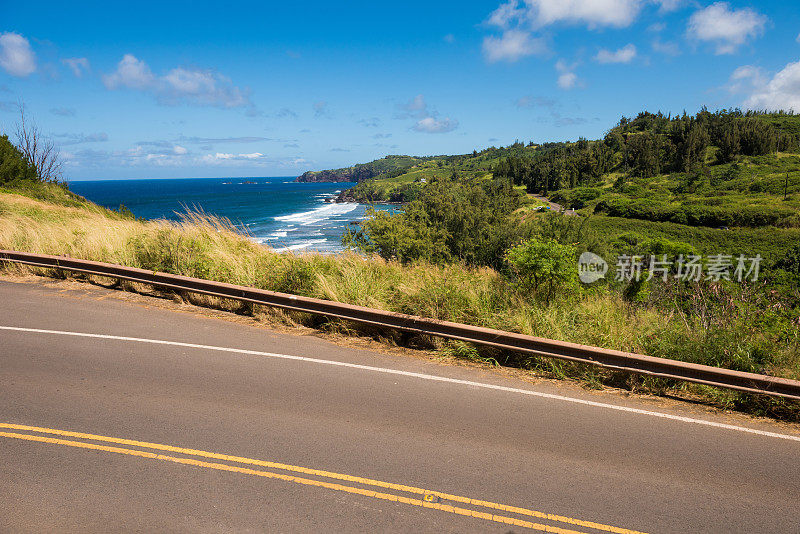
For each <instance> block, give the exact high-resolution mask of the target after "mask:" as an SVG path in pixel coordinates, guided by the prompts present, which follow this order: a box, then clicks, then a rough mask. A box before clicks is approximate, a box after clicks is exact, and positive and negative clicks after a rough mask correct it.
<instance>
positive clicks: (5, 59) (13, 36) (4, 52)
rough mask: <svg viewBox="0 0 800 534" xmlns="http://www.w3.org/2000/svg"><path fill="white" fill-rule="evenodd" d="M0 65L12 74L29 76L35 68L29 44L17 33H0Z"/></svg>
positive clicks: (34, 58) (34, 60)
mask: <svg viewBox="0 0 800 534" xmlns="http://www.w3.org/2000/svg"><path fill="white" fill-rule="evenodd" d="M0 67H2V68H3V69H4V70H5V71H6V72H8V73H9V74H10V75H12V76H19V77H25V76H29V75H30V74H32V73H33V72H34V71H35V70H36V55H35V54H34V53H33V50H32V49H31V44H30V43H29V42H28V40H27V39H26V38H24V37H23V36H21V35H20V34H18V33H14V32H5V33H2V34H0Z"/></svg>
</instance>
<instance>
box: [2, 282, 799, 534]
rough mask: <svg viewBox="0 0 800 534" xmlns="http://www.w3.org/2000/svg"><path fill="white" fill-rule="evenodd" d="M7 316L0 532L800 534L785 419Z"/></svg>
mask: <svg viewBox="0 0 800 534" xmlns="http://www.w3.org/2000/svg"><path fill="white" fill-rule="evenodd" d="M0 318H1V319H0V510H2V513H0V531H2V532H31V531H36V532H43V531H48V532H56V531H57V532H65V531H81V532H87V531H89V532H91V531H100V532H109V531H144V532H153V531H159V532H173V531H174V532H188V531H191V532H239V531H245V532H247V531H256V532H387V531H388V532H498V533H506V532H529V531H530V532H536V531H543V530H547V529H550V530H549V531H551V532H564V531H578V532H609V531H610V532H625V530H623V529H630V530H634V531H643V532H800V510H799V509H798V503H800V484H799V482H800V438H798V437H797V436H798V434H796V433H794V432H795V430H793V429H791V428H786V427H779V426H778V425H776V424H773V423H768V422H756V421H750V420H744V419H740V418H734V419H731V418H728V417H724V418H723V416H715V415H712V414H710V413H707V412H706V411H704V410H700V409H697V408H693V407H689V406H680V405H677V404H676V403H660V404H659V403H654V402H651V401H647V400H643V399H636V398H625V397H622V396H619V395H616V394H611V393H593V392H587V391H582V390H580V389H578V388H575V387H572V386H560V385H557V384H553V383H550V382H540V383H536V384H532V383H529V382H527V381H523V380H520V379H516V378H513V377H509V376H505V375H503V374H499V373H496V372H492V371H489V370H483V369H476V368H470V367H454V366H447V365H443V364H440V363H436V362H432V361H428V360H424V359H418V358H412V357H408V356H402V355H392V354H384V353H377V352H372V351H367V350H357V349H352V348H347V347H342V346H337V345H335V344H333V343H331V342H328V341H325V340H322V339H319V338H317V337H313V336H297V335H287V334H280V333H277V332H273V331H270V330H267V329H264V328H256V327H253V326H247V325H243V324H237V323H234V322H229V321H225V320H222V319H217V318H210V317H203V316H200V315H197V314H192V313H185V312H178V311H171V310H168V309H162V308H158V307H147V306H144V305H142V304H139V303H131V302H125V301H122V300H119V299H117V298H104V293H103V291H99V290H92V291H88V292H87V293H86V294H83V293H81V292H80V291H66V292H65V291H60V290H58V289H56V288H53V287H48V286H47V285H35V284H19V283H10V282H0ZM79 334H92V335H91V336H87V335H79ZM662 415H666V417H664V416H662ZM726 425H728V426H726ZM472 499H476V500H479V501H480V502H478V501H476V500H472ZM557 529H564V530H561V531H559V530H557Z"/></svg>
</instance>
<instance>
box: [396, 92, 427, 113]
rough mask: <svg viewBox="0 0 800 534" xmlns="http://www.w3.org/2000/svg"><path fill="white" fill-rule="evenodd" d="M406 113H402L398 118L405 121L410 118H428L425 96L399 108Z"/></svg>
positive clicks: (416, 97) (418, 96)
mask: <svg viewBox="0 0 800 534" xmlns="http://www.w3.org/2000/svg"><path fill="white" fill-rule="evenodd" d="M398 107H399V108H400V109H401V110H403V111H404V113H401V114H400V115H399V116H398V117H397V118H399V119H405V118H408V117H420V118H422V117H427V116H428V104H427V103H426V102H425V96H424V95H422V94H419V95H417V96H415V97H414V98H412V99H411V100H409V101H408V102H406V103H405V104H401V105H399V106H398Z"/></svg>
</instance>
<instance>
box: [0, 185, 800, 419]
mask: <svg viewBox="0 0 800 534" xmlns="http://www.w3.org/2000/svg"><path fill="white" fill-rule="evenodd" d="M598 221H599V222H593V223H592V224H600V225H603V224H605V225H606V226H605V228H606V229H612V228H613V231H614V232H622V233H626V232H629V231H640V232H641V231H642V227H641V224H640V223H638V224H639V225H638V226H637V227H635V228H634V227H632V228H630V229H629V228H628V227H627V226H626V224H629V223H630V221H620V220H614V219H604V220H599V219H598ZM654 224H655V223H654ZM609 231H611V230H609ZM675 231H676V232H678V231H679V229H676V230H675ZM720 232H723V231H720ZM787 232H788V231H787ZM724 235H734V234H724ZM794 235H795V236H796V234H794ZM736 239H741V240H742V242H744V241H746V240H747V237H746V236H739V237H737V238H736ZM786 239H787V240H790V239H792V237H790V236H789V234H787V236H786ZM709 240H710V241H709V243H712V242H713V243H717V242H718V239H717V236H716V235H714V236H709ZM0 248H6V249H15V250H23V251H29V252H39V253H47V254H69V255H70V256H73V257H77V258H85V259H90V260H98V261H107V262H113V263H120V264H124V265H129V266H133V267H140V268H145V269H152V270H159V271H164V272H169V273H176V274H183V275H187V276H195V277H201V278H207V279H211V280H219V281H224V282H230V283H235V284H242V285H247V286H254V287H259V288H264V289H271V290H276V291H283V292H289V293H295V294H300V295H307V296H312V297H318V298H324V299H331V300H337V301H341V302H347V303H352V304H359V305H363V306H369V307H374V308H379V309H384V310H390V311H397V312H404V313H410V314H416V315H422V316H427V317H433V318H438V319H447V320H452V321H457V322H463V323H468V324H473V325H479V326H487V327H493V328H499V329H503V330H510V331H515V332H521V333H524V334H531V335H536V336H541V337H547V338H552V339H560V340H565V341H572V342H578V343H584V344H589V345H596V346H600V347H606V348H612V349H619V350H625V351H631V352H639V353H645V354H651V355H656V356H664V357H669V358H678V359H684V360H687V361H696V362H699V363H708V364H713V365H720V366H725V367H730V368H736V369H742V370H749V371H756V372H765V373H768V374H773V375H777V376H784V377H790V378H800V356H799V355H800V351H798V340H797V331H796V330H795V331H794V332H791V331H786V330H785V329H784V330H780V328H779V326H780V325H784V324H785V323H784V322H781V321H777V320H776V321H772V318H773V315H774V314H775V313H778V312H776V311H775V310H772V311H770V313H765V314H763V316H762V317H761V318H760V320H759V321H755V320H753V318H752V317H751V316H750V314H749V313H748V312H747V310H746V309H742V308H740V307H738V305H737V306H728V305H727V304H726V303H728V302H737V303H739V302H742V301H743V299H745V301H746V299H753V305H754V306H762V305H763V306H767V307H769V306H772V305H773V304H774V303H772V302H768V301H758V302H756V300H757V299H761V298H762V297H761V296H759V295H760V294H759V293H757V292H755V291H754V290H753V288H751V287H747V286H742V287H740V286H735V287H734V286H731V287H720V288H717V289H715V291H717V292H718V293H719V294H718V295H717V297H716V298H712V299H711V300H710V301H709V302H710V304H708V309H707V313H705V314H699V315H698V314H695V313H694V312H688V311H687V312H683V311H681V309H680V308H675V309H674V310H673V311H671V312H669V313H665V312H664V310H663V309H661V308H659V307H657V306H654V305H649V304H648V303H640V304H637V303H632V302H630V301H628V300H626V299H625V298H623V296H622V295H621V294H620V293H619V292H615V291H608V290H606V289H604V288H602V287H597V288H583V289H581V290H579V291H577V292H576V293H574V294H572V295H570V296H568V297H565V298H564V299H560V300H557V301H554V302H551V303H542V302H540V301H537V300H535V299H533V298H531V297H530V296H529V295H527V294H526V293H525V292H523V291H520V290H518V289H517V288H516V287H515V286H513V285H512V284H511V283H509V282H508V280H507V278H506V277H505V276H503V274H502V273H499V272H497V271H494V270H492V269H488V268H474V267H468V266H464V265H462V264H458V263H456V264H451V265H430V264H427V263H424V262H418V263H415V264H413V265H401V264H398V263H395V262H392V261H384V260H381V259H379V258H369V257H364V256H362V255H357V254H351V253H347V254H341V255H320V254H303V255H292V254H278V253H275V252H273V251H272V250H270V249H268V248H265V247H263V246H261V245H257V244H255V243H253V242H252V241H251V240H250V239H248V237H247V236H243V235H241V234H239V233H237V231H236V230H235V229H234V227H233V226H232V225H231V224H230V223H229V222H227V221H224V220H220V219H217V218H214V217H209V216H205V215H203V214H187V215H186V217H185V218H184V220H183V221H182V222H179V223H174V222H168V221H141V220H136V219H134V218H133V217H132V216H130V215H129V214H125V213H119V212H115V211H109V210H106V209H104V208H100V207H98V206H96V205H94V204H92V203H89V202H87V201H84V200H83V199H81V198H80V197H77V196H76V195H73V194H71V193H69V192H68V191H66V190H65V189H63V188H60V187H57V186H46V185H33V186H30V187H29V188H28V189H23V190H17V189H15V188H6V189H3V190H0ZM4 269H6V270H12V271H13V270H19V269H22V268H21V267H18V266H5V267H4ZM39 272H41V271H39ZM51 274H52V273H51ZM658 291H660V292H661V293H664V294H667V293H669V292H670V291H674V292H675V293H674V294H669V295H667V297H668V298H682V297H681V295H680V294H679V293H680V289H679V288H668V287H665V288H661V289H659V290H658ZM684 296H685V295H684ZM663 297H664V295H663V294H662V295H660V297H659V298H663ZM729 297H730V298H729ZM733 297H735V298H733ZM732 298H733V299H732ZM731 299H732V300H731ZM191 300H192V301H194V302H196V303H198V304H202V305H214V306H220V307H227V308H229V309H232V310H235V311H238V312H240V313H252V314H254V315H256V316H257V317H263V318H265V319H267V318H269V319H270V320H274V319H275V318H276V317H279V318H280V319H281V320H287V321H295V322H298V323H302V324H305V325H307V326H312V327H316V328H323V329H341V330H342V331H347V332H351V333H356V334H360V335H373V336H375V337H379V338H381V339H384V340H386V341H387V342H390V343H402V344H408V345H411V346H421V347H426V348H436V349H437V350H440V351H442V352H444V353H447V354H450V355H455V356H458V357H462V358H467V359H471V360H476V361H485V362H492V363H499V364H502V365H510V366H516V367H521V368H524V369H529V370H530V371H531V372H535V373H539V374H543V375H546V376H551V377H561V378H575V379H579V380H582V381H583V382H584V383H586V384H588V385H593V386H600V385H602V384H606V385H613V386H618V387H623V388H626V389H631V390H635V391H643V392H650V393H670V394H673V395H683V396H686V397H691V398H695V399H701V400H703V401H706V402H709V403H712V404H715V405H717V406H721V407H727V408H738V409H742V410H746V411H750V412H754V413H762V414H771V415H774V416H778V417H783V418H788V419H793V420H797V419H798V413H800V410H798V406H797V405H796V404H792V403H788V402H784V401H778V400H769V399H763V398H758V397H753V396H749V395H746V394H740V393H735V392H728V391H720V390H715V389H713V388H707V387H703V386H698V385H688V384H680V383H671V382H666V381H663V380H657V379H649V378H643V377H636V376H629V375H626V374H623V373H617V372H611V371H605V370H599V369H596V368H591V367H588V366H582V365H575V364H568V363H562V362H555V361H551V360H547V359H543V358H536V357H531V356H522V355H519V354H512V353H504V352H500V351H497V350H493V349H485V348H476V347H473V346H470V345H467V344H464V343H457V342H443V341H437V340H432V339H425V338H409V337H408V336H405V335H400V334H397V333H388V332H371V331H369V329H365V328H360V327H354V326H353V325H344V324H342V323H340V322H336V321H326V320H324V319H321V318H319V317H313V316H307V315H302V314H296V315H291V314H284V313H282V312H277V311H271V310H268V309H262V308H260V307H256V308H255V309H254V308H253V307H242V306H241V305H240V304H234V303H230V302H228V303H225V302H220V301H216V300H214V299H209V298H203V297H191ZM712 307H717V308H718V309H717V308H715V309H713V310H712V309H711V308H712ZM753 309H757V308H753ZM770 314H773V315H770ZM776 325H778V326H776Z"/></svg>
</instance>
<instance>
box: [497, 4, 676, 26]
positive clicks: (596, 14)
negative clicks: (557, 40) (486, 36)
mask: <svg viewBox="0 0 800 534" xmlns="http://www.w3.org/2000/svg"><path fill="white" fill-rule="evenodd" d="M643 3H644V2H643V0H524V2H522V3H520V2H519V1H517V0H510V1H509V2H507V3H505V4H502V5H500V6H499V7H498V8H497V9H496V10H495V11H493V12H492V14H491V15H489V18H488V20H487V21H486V22H487V24H490V25H492V26H496V27H498V28H502V29H507V28H510V27H512V26H513V25H514V24H515V23H525V24H529V25H530V26H531V27H532V28H543V27H545V26H549V25H551V24H556V23H565V24H585V25H586V26H587V27H589V28H590V29H595V28H600V27H605V26H607V27H612V28H625V27H627V26H630V24H631V23H632V22H633V21H634V20H635V19H636V17H637V16H638V15H639V11H640V10H641V8H642V4H643ZM665 3H669V4H670V5H671V4H672V2H671V1H667V2H665Z"/></svg>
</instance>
